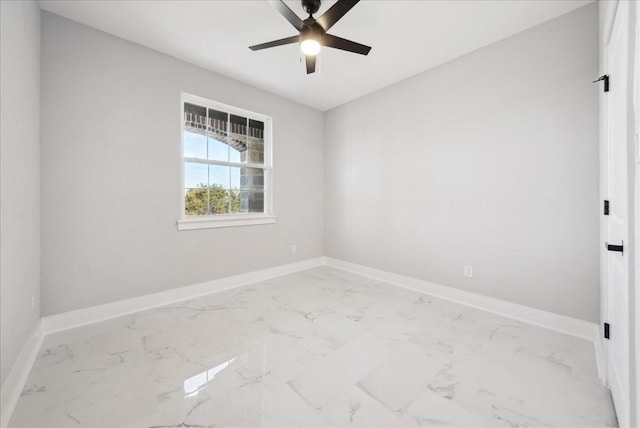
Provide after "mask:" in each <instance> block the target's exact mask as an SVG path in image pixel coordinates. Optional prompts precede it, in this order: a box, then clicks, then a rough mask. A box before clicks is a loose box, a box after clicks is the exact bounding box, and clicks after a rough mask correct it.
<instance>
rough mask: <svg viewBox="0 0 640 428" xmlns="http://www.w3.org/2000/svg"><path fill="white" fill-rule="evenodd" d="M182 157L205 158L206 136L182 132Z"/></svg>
mask: <svg viewBox="0 0 640 428" xmlns="http://www.w3.org/2000/svg"><path fill="white" fill-rule="evenodd" d="M184 157H186V158H201V159H206V158H207V137H205V136H204V135H202V134H196V133H195V132H189V131H185V132H184Z"/></svg>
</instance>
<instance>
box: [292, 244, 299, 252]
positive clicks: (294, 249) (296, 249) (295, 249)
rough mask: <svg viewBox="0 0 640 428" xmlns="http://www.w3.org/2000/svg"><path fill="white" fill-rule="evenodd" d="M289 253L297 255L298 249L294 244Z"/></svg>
mask: <svg viewBox="0 0 640 428" xmlns="http://www.w3.org/2000/svg"><path fill="white" fill-rule="evenodd" d="M291 252H292V253H297V252H298V247H297V246H296V244H291Z"/></svg>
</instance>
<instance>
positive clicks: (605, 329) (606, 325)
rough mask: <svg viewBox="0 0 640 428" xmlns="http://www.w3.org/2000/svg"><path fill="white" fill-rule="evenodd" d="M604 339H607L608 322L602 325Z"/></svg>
mask: <svg viewBox="0 0 640 428" xmlns="http://www.w3.org/2000/svg"><path fill="white" fill-rule="evenodd" d="M604 338H605V339H608V338H609V323H608V322H606V323H604Z"/></svg>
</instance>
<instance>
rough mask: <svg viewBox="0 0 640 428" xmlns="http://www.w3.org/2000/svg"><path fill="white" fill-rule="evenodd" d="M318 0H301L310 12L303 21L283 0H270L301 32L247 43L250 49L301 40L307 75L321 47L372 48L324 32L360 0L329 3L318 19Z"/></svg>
mask: <svg viewBox="0 0 640 428" xmlns="http://www.w3.org/2000/svg"><path fill="white" fill-rule="evenodd" d="M320 1H321V0H302V7H303V8H304V10H305V11H306V12H307V13H308V14H309V17H308V18H307V19H305V20H304V21H303V20H302V19H300V18H299V17H298V15H296V13H295V12H294V11H292V10H291V9H290V8H289V6H287V5H286V4H285V3H284V1H283V0H271V1H270V3H271V4H273V5H274V6H275V7H276V8H277V9H278V12H280V14H282V16H284V17H285V19H286V20H287V21H289V23H290V24H291V25H293V26H294V27H295V29H296V30H298V31H299V32H300V34H299V35H297V36H291V37H286V38H284V39H279V40H273V41H271V42H267V43H262V44H259V45H254V46H249V49H251V50H252V51H257V50H260V49H267V48H272V47H275V46H282V45H288V44H291V43H298V42H300V50H301V51H302V53H303V54H304V56H305V62H306V65H307V74H310V73H313V72H315V71H316V55H317V54H318V53H319V52H320V49H321V47H322V46H326V47H329V48H334V49H341V50H343V51H347V52H353V53H357V54H360V55H367V54H368V53H369V51H370V50H371V47H370V46H365V45H362V44H360V43H356V42H352V41H351V40H347V39H343V38H341V37H336V36H333V35H331V34H327V31H329V28H331V27H332V26H333V25H334V24H335V23H336V22H338V20H339V19H340V18H342V17H343V16H344V15H345V14H346V13H347V12H349V10H351V8H352V7H353V6H355V5H356V3H358V1H360V0H338V1H337V2H336V4H334V5H333V6H331V7H330V8H329V10H327V11H326V12H325V13H324V14H323V15H322V16H321V17H320V18H318V19H315V18H314V17H313V14H314V13H316V12H317V11H318V10H319V9H320Z"/></svg>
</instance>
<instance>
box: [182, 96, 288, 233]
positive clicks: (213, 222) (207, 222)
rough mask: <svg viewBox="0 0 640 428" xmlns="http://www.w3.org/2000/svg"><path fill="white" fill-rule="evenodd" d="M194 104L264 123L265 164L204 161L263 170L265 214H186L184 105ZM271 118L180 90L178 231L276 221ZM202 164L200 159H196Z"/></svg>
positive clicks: (186, 160)
mask: <svg viewBox="0 0 640 428" xmlns="http://www.w3.org/2000/svg"><path fill="white" fill-rule="evenodd" d="M185 103H191V104H197V105H200V106H202V107H206V108H211V109H214V110H218V111H223V112H225V113H228V114H230V115H231V114H233V115H236V116H243V117H246V118H248V119H254V120H258V121H260V122H262V123H264V165H257V164H251V163H236V162H224V161H214V160H207V162H205V163H207V164H209V165H223V166H236V167H241V168H242V167H252V168H260V169H264V213H243V214H217V215H207V216H188V215H186V213H185V201H184V189H185V187H184V186H185V177H184V173H185V162H188V161H189V160H190V158H185V157H184V104H185ZM272 132H273V131H272V119H271V118H270V117H269V116H265V115H263V114H259V113H254V112H252V111H248V110H244V109H241V108H237V107H233V106H229V105H226V104H222V103H219V102H216V101H212V100H208V99H206V98H202V97H198V96H196V95H191V94H187V93H185V92H181V93H180V201H181V202H180V219H179V220H178V221H177V226H178V230H193V229H207V228H214V227H233V226H251V225H258V224H269V223H275V222H276V216H275V215H274V213H273V143H272V141H273V134H272ZM198 162H199V163H203V162H202V159H198Z"/></svg>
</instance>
